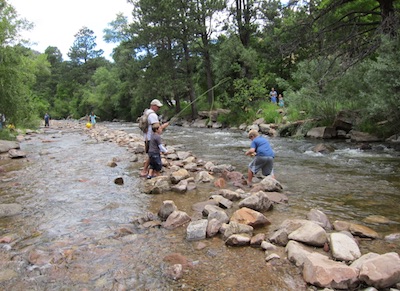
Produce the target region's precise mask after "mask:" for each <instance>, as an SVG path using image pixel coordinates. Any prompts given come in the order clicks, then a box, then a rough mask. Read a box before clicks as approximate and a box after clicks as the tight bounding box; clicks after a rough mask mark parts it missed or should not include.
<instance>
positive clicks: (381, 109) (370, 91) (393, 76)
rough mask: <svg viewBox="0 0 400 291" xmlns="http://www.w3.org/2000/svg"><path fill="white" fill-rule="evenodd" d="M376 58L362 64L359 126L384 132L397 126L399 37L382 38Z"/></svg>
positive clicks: (399, 123) (399, 120) (399, 122)
mask: <svg viewBox="0 0 400 291" xmlns="http://www.w3.org/2000/svg"><path fill="white" fill-rule="evenodd" d="M382 41H383V42H382V46H381V48H380V49H379V51H378V52H379V56H378V57H377V58H376V60H369V61H366V62H365V63H363V64H362V70H363V71H365V75H364V80H363V81H364V82H363V87H362V90H360V96H361V98H363V99H364V100H365V101H366V102H364V104H365V105H366V106H365V107H362V109H363V112H364V114H362V116H363V120H362V125H361V126H362V128H366V129H369V131H372V132H375V133H377V134H380V135H383V136H388V135H391V134H395V133H398V132H399V128H400V98H399V93H400V89H399V88H400V78H399V76H400V56H399V53H398V52H399V50H400V37H399V36H398V37H397V38H394V39H389V38H387V37H385V38H383V40H382Z"/></svg>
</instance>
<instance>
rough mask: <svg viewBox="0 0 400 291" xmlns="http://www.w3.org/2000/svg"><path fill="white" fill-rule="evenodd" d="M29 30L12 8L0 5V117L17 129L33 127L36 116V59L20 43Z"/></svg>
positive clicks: (27, 24) (27, 25)
mask: <svg viewBox="0 0 400 291" xmlns="http://www.w3.org/2000/svg"><path fill="white" fill-rule="evenodd" d="M27 27H29V23H27V22H26V21H24V20H21V19H18V17H17V13H16V11H15V9H14V8H13V7H12V6H11V5H8V3H7V2H5V1H0V113H2V114H5V116H6V118H7V120H8V122H10V123H14V124H15V125H31V124H30V122H31V121H32V120H33V119H34V118H35V117H36V116H35V114H36V113H37V112H36V108H35V104H34V100H33V98H32V95H31V87H32V85H33V84H34V82H35V71H36V70H37V67H36V64H35V57H34V55H33V53H32V51H31V50H29V49H27V48H25V47H23V46H22V45H20V44H19V43H18V41H19V39H18V36H19V32H20V30H22V29H25V28H27ZM38 65H40V64H39V63H38Z"/></svg>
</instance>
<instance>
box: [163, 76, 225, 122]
mask: <svg viewBox="0 0 400 291" xmlns="http://www.w3.org/2000/svg"><path fill="white" fill-rule="evenodd" d="M229 79H230V77H226V78H225V79H222V80H221V81H220V82H219V83H218V84H216V85H214V86H213V87H211V88H210V89H208V90H207V91H205V92H204V93H203V94H201V95H200V96H198V97H196V99H194V100H193V101H191V102H189V104H188V105H187V106H186V107H184V108H183V109H182V110H181V111H179V112H178V113H177V114H175V115H174V116H173V117H172V118H171V119H170V123H173V122H174V121H173V120H174V119H178V116H179V115H180V114H181V113H182V112H183V111H184V110H186V108H188V107H189V106H190V105H192V104H193V103H194V102H196V101H197V99H199V98H200V97H203V96H204V95H205V94H207V93H208V92H210V91H211V90H214V88H216V87H218V86H220V85H221V84H223V83H225V82H226V81H228V80H229ZM213 106H214V94H213V97H212V102H211V107H210V110H209V112H210V113H209V114H210V117H211V110H212V107H213Z"/></svg>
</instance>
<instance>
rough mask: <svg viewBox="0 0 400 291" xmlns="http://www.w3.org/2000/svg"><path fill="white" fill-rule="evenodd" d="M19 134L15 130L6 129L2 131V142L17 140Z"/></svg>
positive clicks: (0, 131)
mask: <svg viewBox="0 0 400 291" xmlns="http://www.w3.org/2000/svg"><path fill="white" fill-rule="evenodd" d="M16 136H17V132H16V131H15V130H14V129H13V130H11V129H8V128H4V127H3V129H0V140H15V139H16Z"/></svg>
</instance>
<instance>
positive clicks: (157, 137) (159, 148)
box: [147, 124, 167, 179]
mask: <svg viewBox="0 0 400 291" xmlns="http://www.w3.org/2000/svg"><path fill="white" fill-rule="evenodd" d="M162 130H163V127H162V126H161V125H159V124H156V125H155V126H152V131H153V134H152V135H151V139H150V143H149V153H148V155H149V159H150V163H149V174H148V175H147V179H151V178H153V177H157V176H159V175H160V171H161V169H162V162H161V153H166V152H167V149H166V148H165V147H164V145H163V144H162V143H161V133H162Z"/></svg>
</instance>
